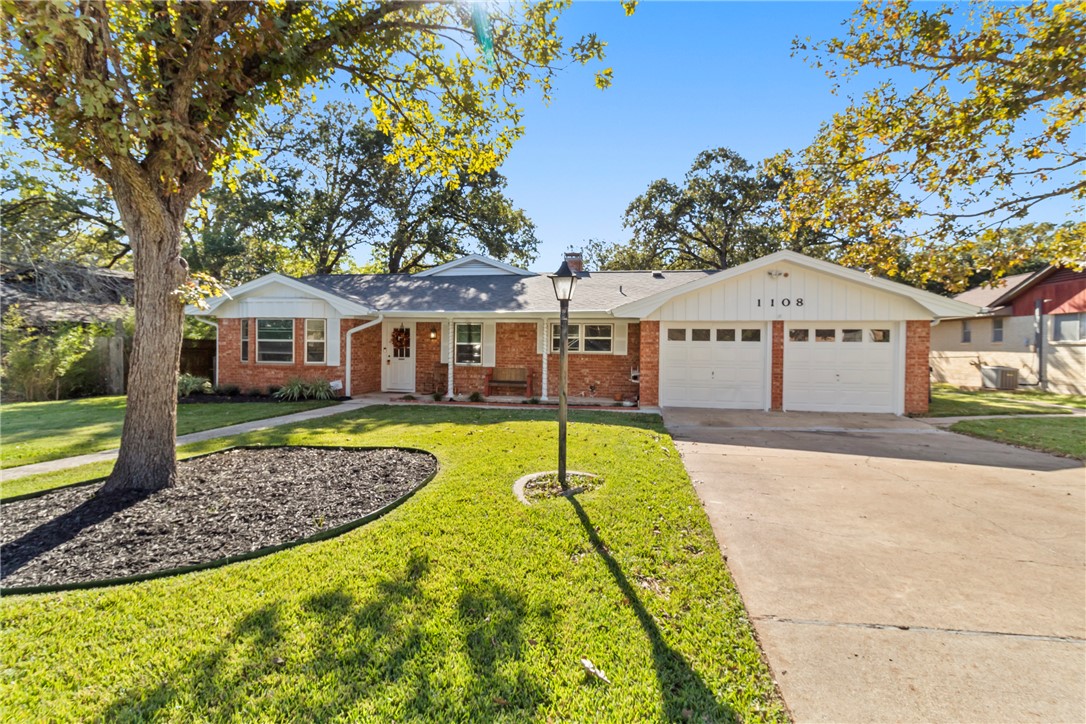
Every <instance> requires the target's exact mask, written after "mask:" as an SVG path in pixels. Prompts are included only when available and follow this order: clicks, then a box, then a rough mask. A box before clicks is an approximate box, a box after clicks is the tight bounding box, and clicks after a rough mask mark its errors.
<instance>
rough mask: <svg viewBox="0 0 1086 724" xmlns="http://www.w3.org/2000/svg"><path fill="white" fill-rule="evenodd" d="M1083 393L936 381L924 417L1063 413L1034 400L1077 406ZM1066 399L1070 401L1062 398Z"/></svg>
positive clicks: (1063, 412)
mask: <svg viewBox="0 0 1086 724" xmlns="http://www.w3.org/2000/svg"><path fill="white" fill-rule="evenodd" d="M1079 397H1081V396H1075V395H1054V394H1049V393H1033V392H999V391H996V390H975V391H974V390H961V389H958V388H957V387H951V386H950V385H935V386H934V387H932V391H931V405H930V406H929V408H928V412H927V414H926V415H925V417H959V416H963V417H964V416H971V415H1060V414H1067V413H1068V411H1067V410H1060V409H1057V408H1054V407H1045V406H1042V405H1034V404H1032V403H1033V402H1034V401H1036V402H1049V403H1057V404H1070V405H1074V406H1078V405H1077V404H1076V401H1077V400H1079ZM1063 400H1067V402H1062V401H1063Z"/></svg>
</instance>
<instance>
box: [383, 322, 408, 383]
mask: <svg viewBox="0 0 1086 724" xmlns="http://www.w3.org/2000/svg"><path fill="white" fill-rule="evenodd" d="M384 357H385V365H384V371H383V375H382V377H383V380H382V382H383V385H382V386H383V387H384V389H386V390H389V391H390V392H414V391H415V323H414V322H411V323H410V324H403V323H399V322H385V323H384Z"/></svg>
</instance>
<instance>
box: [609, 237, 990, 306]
mask: <svg viewBox="0 0 1086 724" xmlns="http://www.w3.org/2000/svg"><path fill="white" fill-rule="evenodd" d="M780 262H790V263H793V264H796V265H798V266H803V267H807V268H808V269H813V270H814V271H818V272H822V273H824V274H827V275H830V276H835V277H838V278H840V279H844V280H846V281H850V282H855V283H857V284H864V285H867V286H869V287H874V288H876V289H880V290H882V291H885V292H889V293H891V294H897V295H899V296H903V297H906V298H908V299H912V300H913V301H914V302H916V303H917V304H919V305H920V306H922V307H924V308H925V309H927V310H928V311H929V312H931V313H932V314H933V315H934V316H936V317H940V318H942V317H965V316H970V317H971V316H973V315H975V314H977V313H978V312H979V311H980V307H977V306H974V305H972V304H967V303H966V302H959V301H958V300H957V299H950V298H947V297H941V296H939V295H938V294H932V293H931V292H926V291H924V290H923V289H917V288H915V287H910V286H908V285H906V284H902V283H901V282H892V281H889V280H887V279H880V278H879V277H873V276H869V275H868V274H865V273H864V272H860V271H856V270H855V269H848V268H846V267H843V266H840V265H839V264H834V263H832V262H828V261H822V260H821V259H812V258H811V257H809V256H804V255H803V254H800V253H798V252H794V251H788V250H784V251H777V252H774V253H772V254H769V255H768V256H763V257H761V258H760V259H755V260H754V261H749V262H747V263H746V264H740V265H739V266H735V267H732V268H731V269H724V270H723V271H719V272H717V273H716V274H710V275H708V276H705V277H702V278H700V279H695V280H694V281H691V282H687V283H686V284H681V285H679V286H677V287H672V288H671V289H668V290H665V291H662V292H658V293H657V294H653V295H651V296H648V297H645V298H644V299H639V300H637V301H634V302H629V303H627V304H623V305H621V306H618V307H615V308H614V309H612V310H611V312H612V313H613V314H614V315H615V316H616V317H638V318H642V319H643V318H645V317H647V316H649V315H650V314H652V313H653V312H655V311H656V310H657V309H659V308H660V307H661V306H662V305H663V304H664V303H665V302H667V301H669V300H671V299H674V298H675V297H679V296H682V295H684V294H688V293H690V292H693V291H697V290H698V289H702V288H704V287H707V286H711V285H713V284H716V283H717V282H722V281H726V280H728V279H732V278H734V277H737V276H741V275H743V274H747V273H749V272H752V271H757V270H759V269H763V268H765V267H767V266H772V265H773V264H778V263H780Z"/></svg>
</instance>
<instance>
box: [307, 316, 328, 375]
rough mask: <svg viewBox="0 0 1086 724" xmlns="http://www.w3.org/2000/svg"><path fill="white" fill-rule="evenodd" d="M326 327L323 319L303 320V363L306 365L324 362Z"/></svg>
mask: <svg viewBox="0 0 1086 724" xmlns="http://www.w3.org/2000/svg"><path fill="white" fill-rule="evenodd" d="M325 333H326V327H325V320H323V319H307V320H305V361H306V363H307V364H320V363H322V362H324V350H325V347H326V346H327V345H326V339H325Z"/></svg>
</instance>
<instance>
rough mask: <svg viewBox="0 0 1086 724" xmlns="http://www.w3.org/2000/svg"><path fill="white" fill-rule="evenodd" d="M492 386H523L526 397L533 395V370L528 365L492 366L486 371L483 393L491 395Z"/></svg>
mask: <svg viewBox="0 0 1086 724" xmlns="http://www.w3.org/2000/svg"><path fill="white" fill-rule="evenodd" d="M492 387H523V388H524V395H525V397H531V395H532V372H531V370H529V369H527V368H526V367H491V368H490V369H489V370H487V373H486V383H485V386H484V388H483V394H484V395H486V396H487V397H489V396H490V388H492Z"/></svg>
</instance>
